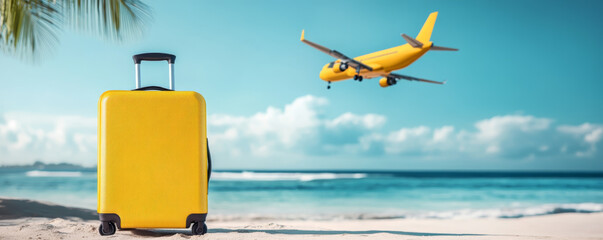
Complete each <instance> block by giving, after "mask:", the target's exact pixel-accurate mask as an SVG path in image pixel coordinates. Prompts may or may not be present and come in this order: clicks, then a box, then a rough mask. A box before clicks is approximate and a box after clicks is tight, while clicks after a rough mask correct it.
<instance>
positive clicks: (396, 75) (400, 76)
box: [384, 73, 446, 84]
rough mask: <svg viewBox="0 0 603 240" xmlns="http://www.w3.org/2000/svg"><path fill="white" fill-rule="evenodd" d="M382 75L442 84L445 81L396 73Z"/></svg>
mask: <svg viewBox="0 0 603 240" xmlns="http://www.w3.org/2000/svg"><path fill="white" fill-rule="evenodd" d="M384 77H389V78H394V79H396V80H398V79H404V80H408V81H419V82H428V83H435V84H444V83H446V81H443V82H438V81H432V80H427V79H422V78H416V77H411V76H406V75H402V74H397V73H389V74H387V75H384Z"/></svg>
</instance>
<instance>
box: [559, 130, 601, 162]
mask: <svg viewBox="0 0 603 240" xmlns="http://www.w3.org/2000/svg"><path fill="white" fill-rule="evenodd" d="M557 131H558V132H559V133H562V134H566V135H569V137H570V138H569V139H571V140H574V141H569V143H566V145H564V148H562V151H564V152H566V151H570V152H573V153H574V155H575V156H577V157H591V156H594V155H595V154H596V153H597V145H599V144H600V142H601V138H602V137H603V126H602V125H596V124H591V123H584V124H581V125H578V126H570V125H561V126H559V127H557ZM566 141H568V140H567V139H566ZM570 149H571V150H570Z"/></svg>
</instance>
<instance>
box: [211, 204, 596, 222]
mask: <svg viewBox="0 0 603 240" xmlns="http://www.w3.org/2000/svg"><path fill="white" fill-rule="evenodd" d="M597 212H603V204H600V203H577V204H546V205H540V206H535V207H527V208H509V209H463V210H451V211H440V212H435V211H425V212H421V211H408V212H400V213H382V214H380V213H338V214H246V215H245V214H232V215H229V214H212V215H211V216H210V217H209V218H210V220H213V221H238V220H377V219H480V218H522V217H532V216H544V215H552V214H560V213H597Z"/></svg>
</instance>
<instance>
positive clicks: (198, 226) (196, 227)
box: [192, 222, 207, 235]
mask: <svg viewBox="0 0 603 240" xmlns="http://www.w3.org/2000/svg"><path fill="white" fill-rule="evenodd" d="M192 230H193V235H203V234H205V233H207V225H205V222H195V223H193V227H192Z"/></svg>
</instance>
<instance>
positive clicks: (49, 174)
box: [25, 170, 82, 177]
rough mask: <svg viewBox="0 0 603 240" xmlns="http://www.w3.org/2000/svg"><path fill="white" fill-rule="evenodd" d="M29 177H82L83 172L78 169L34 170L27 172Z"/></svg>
mask: <svg viewBox="0 0 603 240" xmlns="http://www.w3.org/2000/svg"><path fill="white" fill-rule="evenodd" d="M25 175H26V176H28V177H81V176H82V172H78V171H39V170H33V171H28V172H26V173H25Z"/></svg>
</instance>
